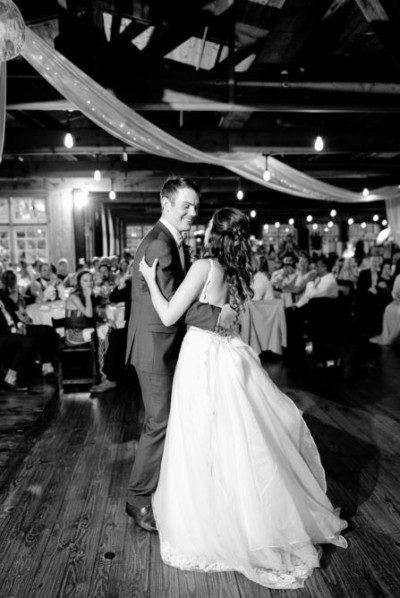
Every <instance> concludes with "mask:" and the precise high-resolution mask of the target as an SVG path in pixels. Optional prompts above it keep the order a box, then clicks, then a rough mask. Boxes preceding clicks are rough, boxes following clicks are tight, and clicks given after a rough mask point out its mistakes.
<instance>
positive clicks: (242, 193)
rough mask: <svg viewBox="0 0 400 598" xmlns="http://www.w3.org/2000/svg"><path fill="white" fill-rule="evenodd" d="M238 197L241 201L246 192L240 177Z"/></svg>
mask: <svg viewBox="0 0 400 598" xmlns="http://www.w3.org/2000/svg"><path fill="white" fill-rule="evenodd" d="M236 197H237V198H238V200H239V201H241V200H242V199H243V198H244V192H243V189H242V183H241V180H240V179H238V188H237V193H236Z"/></svg>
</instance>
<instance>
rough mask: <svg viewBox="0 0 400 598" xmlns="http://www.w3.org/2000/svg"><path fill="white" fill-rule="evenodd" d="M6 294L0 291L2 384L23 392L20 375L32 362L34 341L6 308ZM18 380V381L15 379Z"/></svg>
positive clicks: (24, 388) (14, 315)
mask: <svg viewBox="0 0 400 598" xmlns="http://www.w3.org/2000/svg"><path fill="white" fill-rule="evenodd" d="M6 302H7V295H6V293H5V291H3V290H2V291H0V363H1V366H2V368H4V369H6V374H5V377H4V381H3V386H5V387H6V388H7V389H9V390H16V391H22V392H25V391H27V390H28V388H27V387H25V386H22V385H21V376H22V374H23V373H24V371H26V370H29V369H30V366H32V364H33V357H34V350H35V342H34V340H33V339H32V338H30V337H28V336H26V335H25V334H24V326H23V324H22V322H20V320H19V319H18V317H17V316H16V314H15V313H14V312H12V311H9V310H8V309H7V305H6ZM17 380H18V381H17Z"/></svg>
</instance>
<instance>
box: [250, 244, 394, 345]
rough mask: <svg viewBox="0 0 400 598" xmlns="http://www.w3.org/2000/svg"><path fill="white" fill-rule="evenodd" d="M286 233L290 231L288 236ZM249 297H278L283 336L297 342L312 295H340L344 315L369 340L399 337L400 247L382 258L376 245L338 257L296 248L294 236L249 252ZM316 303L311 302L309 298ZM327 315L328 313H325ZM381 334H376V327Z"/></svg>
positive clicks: (392, 340) (302, 331) (383, 340)
mask: <svg viewBox="0 0 400 598" xmlns="http://www.w3.org/2000/svg"><path fill="white" fill-rule="evenodd" d="M289 237H290V236H289ZM254 268H255V271H256V274H255V276H254V281H253V290H254V298H253V300H254V301H258V300H262V299H276V298H281V299H282V301H283V304H284V307H285V313H286V319H287V324H288V337H289V341H288V342H290V343H291V344H292V346H295V347H296V349H298V348H299V346H300V345H302V343H301V338H299V337H301V336H302V335H303V333H304V329H305V325H306V323H307V318H308V315H309V310H310V307H309V306H308V307H307V308H306V306H307V305H308V304H309V303H310V300H312V299H318V298H331V299H334V298H339V299H341V301H342V305H344V306H345V307H346V310H347V311H346V318H348V320H351V322H352V324H354V325H355V330H357V332H359V333H361V334H362V335H366V336H368V337H372V338H370V340H371V342H375V343H380V344H392V343H395V342H397V341H399V340H400V251H398V250H395V251H394V252H393V255H392V257H391V258H390V259H383V257H382V256H381V255H380V251H379V249H377V248H376V247H375V248H373V249H372V250H371V251H370V254H369V255H361V256H360V258H358V259H357V256H353V257H349V258H346V259H345V258H343V257H339V256H337V255H336V254H333V253H332V254H330V255H324V254H322V253H314V255H313V256H312V257H310V256H309V254H307V253H306V252H303V251H300V250H299V248H298V247H297V245H296V244H295V243H294V242H293V239H292V238H291V237H290V238H288V240H287V242H285V243H282V244H281V245H280V246H279V249H278V251H275V249H274V248H273V247H271V248H270V251H268V252H264V251H261V252H260V251H259V249H258V248H257V247H256V248H255V252H254ZM312 304H313V305H316V304H315V302H312ZM326 317H327V318H328V317H329V314H327V315H326ZM380 332H381V334H378V333H380Z"/></svg>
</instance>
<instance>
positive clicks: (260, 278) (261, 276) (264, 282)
mask: <svg viewBox="0 0 400 598" xmlns="http://www.w3.org/2000/svg"><path fill="white" fill-rule="evenodd" d="M252 289H253V291H254V296H253V301H262V300H271V299H274V298H275V295H274V289H273V288H272V284H271V281H270V280H269V278H268V261H267V259H266V258H265V257H264V258H261V259H260V264H259V266H258V270H257V272H256V273H255V274H254V278H253V283H252Z"/></svg>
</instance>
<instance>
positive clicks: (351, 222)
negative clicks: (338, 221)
mask: <svg viewBox="0 0 400 598" xmlns="http://www.w3.org/2000/svg"><path fill="white" fill-rule="evenodd" d="M347 224H349V225H350V226H351V225H352V224H354V218H349V219H348V221H347Z"/></svg>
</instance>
